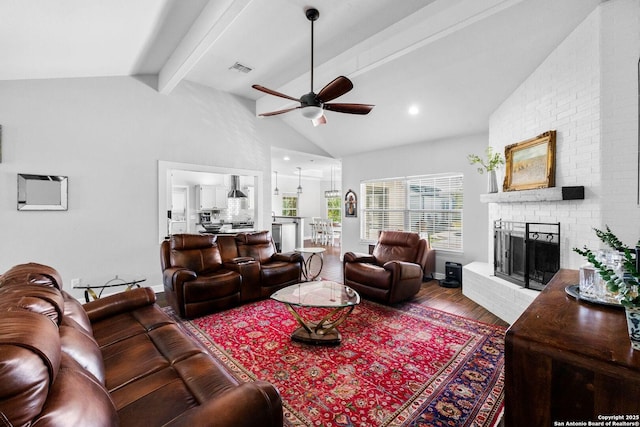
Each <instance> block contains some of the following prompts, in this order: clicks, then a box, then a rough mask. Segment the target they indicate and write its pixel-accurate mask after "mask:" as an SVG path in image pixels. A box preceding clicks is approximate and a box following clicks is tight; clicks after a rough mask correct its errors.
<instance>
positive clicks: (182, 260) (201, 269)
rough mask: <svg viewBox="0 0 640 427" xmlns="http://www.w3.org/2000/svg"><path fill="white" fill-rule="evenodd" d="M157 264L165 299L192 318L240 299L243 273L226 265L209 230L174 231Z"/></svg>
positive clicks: (235, 302)
mask: <svg viewBox="0 0 640 427" xmlns="http://www.w3.org/2000/svg"><path fill="white" fill-rule="evenodd" d="M160 264H161V267H162V281H163V283H164V290H165V295H166V298H167V302H168V303H169V304H170V305H171V307H173V309H174V310H175V311H176V313H178V314H179V315H180V317H183V318H187V319H191V318H194V317H200V316H204V315H206V314H209V313H212V312H214V311H218V310H224V309H226V308H230V307H233V306H236V305H238V304H239V303H240V287H241V284H242V277H241V275H240V273H239V272H238V271H233V270H231V269H228V268H225V266H224V265H223V262H222V258H221V256H220V251H219V249H218V246H217V244H216V237H215V236H214V235H210V234H202V235H197V234H174V235H172V236H171V238H170V239H168V240H165V241H164V242H162V244H161V248H160Z"/></svg>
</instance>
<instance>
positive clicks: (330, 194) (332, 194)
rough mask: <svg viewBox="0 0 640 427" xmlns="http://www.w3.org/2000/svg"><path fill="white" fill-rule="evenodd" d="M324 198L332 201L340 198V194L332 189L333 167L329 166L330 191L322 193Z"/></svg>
mask: <svg viewBox="0 0 640 427" xmlns="http://www.w3.org/2000/svg"><path fill="white" fill-rule="evenodd" d="M324 197H325V198H327V199H332V198H334V197H340V192H339V191H338V190H336V189H334V188H333V166H331V190H328V191H325V192H324Z"/></svg>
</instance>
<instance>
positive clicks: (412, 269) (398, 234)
mask: <svg viewBox="0 0 640 427" xmlns="http://www.w3.org/2000/svg"><path fill="white" fill-rule="evenodd" d="M434 256H435V253H434V251H433V250H432V249H430V248H429V244H428V242H427V241H426V240H425V239H422V238H420V235H419V234H417V233H409V232H404V231H382V232H381V233H380V236H379V238H378V242H377V243H376V246H375V248H374V249H373V253H372V254H371V255H369V254H362V253H354V252H347V253H345V254H344V258H343V267H344V270H343V272H344V284H345V285H347V286H349V287H351V288H353V289H355V290H356V291H358V293H360V295H361V296H363V297H364V298H368V299H372V300H376V301H379V302H382V303H385V304H395V303H397V302H400V301H403V300H406V299H409V298H411V297H412V296H414V295H415V294H417V293H418V291H419V290H420V286H421V284H422V278H423V276H424V270H423V267H424V266H425V265H427V264H428V262H429V260H430V259H431V260H432V259H433V258H434Z"/></svg>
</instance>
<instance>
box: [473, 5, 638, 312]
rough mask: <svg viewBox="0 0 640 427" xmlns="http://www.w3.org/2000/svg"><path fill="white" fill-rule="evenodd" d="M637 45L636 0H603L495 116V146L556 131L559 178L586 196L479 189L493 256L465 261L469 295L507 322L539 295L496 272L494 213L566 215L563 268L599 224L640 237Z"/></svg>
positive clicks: (533, 217)
mask: <svg viewBox="0 0 640 427" xmlns="http://www.w3.org/2000/svg"><path fill="white" fill-rule="evenodd" d="M639 48H640V4H639V3H638V2H637V0H613V1H608V2H603V3H601V4H600V5H599V6H598V7H597V8H596V9H595V10H594V11H593V12H592V13H591V14H590V15H589V16H588V17H587V18H586V19H585V20H584V21H583V22H582V23H581V24H580V25H578V27H576V28H575V29H574V30H573V31H572V33H571V34H569V35H568V36H567V37H566V39H565V40H564V41H563V42H562V43H560V45H558V46H557V47H556V48H555V49H554V50H553V51H552V52H551V53H550V54H549V56H548V57H547V58H546V59H545V60H544V61H543V63H542V64H540V66H539V67H538V68H537V69H536V70H535V71H534V72H533V73H532V74H531V75H530V76H529V77H527V79H526V80H525V81H524V82H523V83H522V84H521V85H520V86H519V87H518V88H517V89H516V90H515V91H514V92H513V93H512V94H511V95H510V96H509V97H508V98H507V99H506V100H505V101H504V102H503V103H502V105H501V106H500V107H498V109H496V111H494V112H493V113H492V114H491V116H490V119H489V141H488V145H490V146H492V147H493V148H494V150H495V151H498V152H500V151H502V149H503V148H504V147H505V146H507V145H510V144H514V143H517V142H518V141H524V140H526V139H528V138H530V137H532V136H533V135H539V134H541V133H543V132H546V131H548V130H556V132H557V138H556V177H555V178H556V180H555V181H556V185H558V186H577V185H582V186H584V189H585V195H584V199H581V200H562V199H560V198H559V197H558V196H557V195H556V196H555V199H553V198H548V199H547V198H543V199H541V200H538V199H537V198H536V197H529V196H527V198H526V199H523V200H515V199H512V198H515V197H520V196H523V195H524V192H520V191H517V192H513V193H516V194H517V195H514V196H512V195H510V194H506V193H498V194H497V195H483V196H479V197H481V199H485V200H483V201H485V202H487V203H488V224H487V238H488V239H487V243H488V245H487V246H488V247H487V254H488V256H487V259H488V262H486V263H483V262H472V263H470V264H467V265H466V266H465V267H464V272H463V285H462V286H463V293H464V294H465V295H467V296H469V297H470V298H472V299H474V300H475V301H476V302H478V303H479V304H480V305H483V306H484V307H486V308H487V309H488V310H490V311H492V312H493V313H495V314H496V315H498V316H499V317H501V318H503V319H504V320H505V321H507V322H509V323H513V322H514V321H515V320H516V319H517V318H518V317H519V315H520V314H521V313H522V311H523V310H524V308H526V306H528V305H529V303H530V302H531V301H532V300H533V299H534V298H535V297H536V296H537V295H538V294H539V293H538V292H537V291H533V290H527V289H522V288H520V287H519V286H517V285H515V284H512V283H509V282H506V281H502V280H500V279H497V278H495V277H493V235H492V230H491V229H492V226H491V224H493V221H495V220H496V219H503V220H506V221H521V222H536V221H538V222H559V223H560V224H561V233H562V240H561V242H560V244H561V249H560V252H561V259H560V267H561V268H568V269H577V268H579V266H580V265H582V264H583V263H584V259H583V258H582V257H581V256H580V255H578V254H576V253H575V252H573V250H572V249H573V248H574V247H583V246H588V247H592V248H597V247H599V246H600V242H599V241H598V239H597V237H596V236H595V233H594V232H593V228H594V227H598V228H602V227H604V226H605V225H608V226H610V227H611V229H612V230H614V232H616V234H617V235H618V237H619V238H620V239H621V240H622V241H624V242H629V243H633V242H635V241H636V240H637V239H638V235H639V233H640V215H639V211H638V209H639V206H640V205H639V204H638V203H637V191H638V167H639V166H638V157H637V153H638V74H637V64H638V52H639V50H638V49H639ZM532 191H538V190H532ZM559 191H561V190H558V189H557V188H556V189H555V190H551V191H550V192H556V193H558V192H559ZM545 192H546V191H545ZM504 197H506V198H507V199H506V200H503V198H504Z"/></svg>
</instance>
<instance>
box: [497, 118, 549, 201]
mask: <svg viewBox="0 0 640 427" xmlns="http://www.w3.org/2000/svg"><path fill="white" fill-rule="evenodd" d="M504 157H505V163H506V173H505V177H504V184H503V190H504V191H518V190H533V189H536V188H549V187H555V185H556V183H555V177H556V131H555V130H550V131H548V132H545V133H543V134H541V135H538V136H536V137H535V138H531V139H528V140H526V141H522V142H519V143H517V144H512V145H508V146H506V147H505V148H504Z"/></svg>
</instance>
